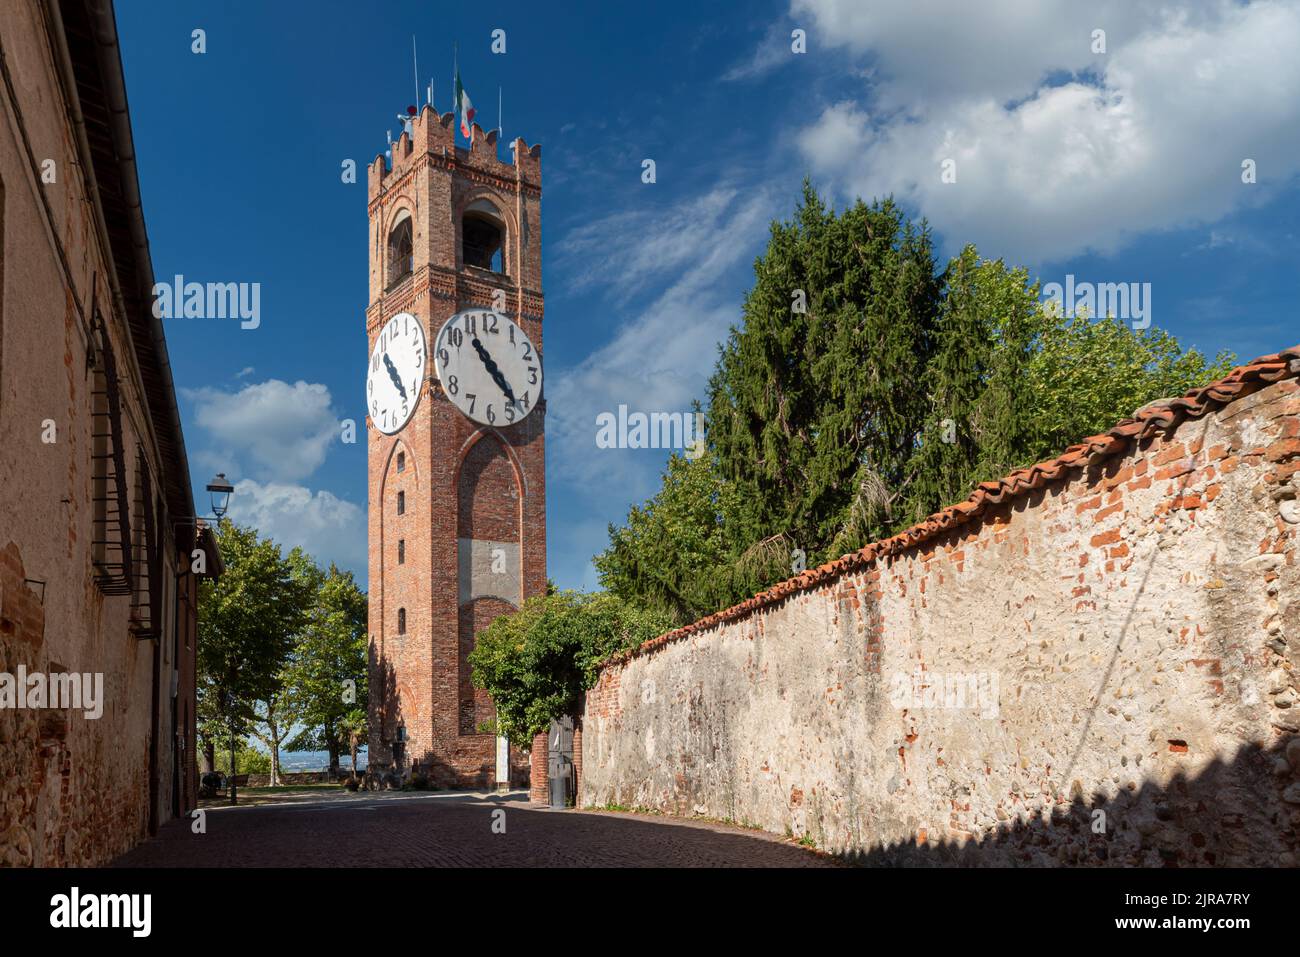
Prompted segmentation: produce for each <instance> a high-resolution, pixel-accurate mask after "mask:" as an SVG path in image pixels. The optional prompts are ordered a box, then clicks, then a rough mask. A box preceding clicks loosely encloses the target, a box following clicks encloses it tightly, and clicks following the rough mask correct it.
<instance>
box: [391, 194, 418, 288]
mask: <svg viewBox="0 0 1300 957" xmlns="http://www.w3.org/2000/svg"><path fill="white" fill-rule="evenodd" d="M414 269H415V242H414V239H413V238H412V233H411V214H410V213H409V212H407V211H406V210H402V211H401V212H400V213H398V214H397V221H396V222H394V223H393V226H392V228H391V229H390V230H389V231H388V285H390V286H392V285H393V284H394V283H398V282H401V281H402V280H403V279H405V278H406V277H407V276H409V275H410V274H411V273H412V272H413V271H414Z"/></svg>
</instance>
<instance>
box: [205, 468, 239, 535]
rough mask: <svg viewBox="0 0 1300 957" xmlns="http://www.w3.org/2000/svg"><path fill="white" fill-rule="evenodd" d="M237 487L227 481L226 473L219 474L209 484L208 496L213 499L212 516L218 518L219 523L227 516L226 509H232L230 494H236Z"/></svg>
mask: <svg viewBox="0 0 1300 957" xmlns="http://www.w3.org/2000/svg"><path fill="white" fill-rule="evenodd" d="M234 490H235V487H234V486H233V485H231V484H230V482H229V481H227V479H226V473H225V472H218V473H217V474H216V476H215V477H214V478H213V479H212V481H211V482H209V483H208V487H207V491H208V495H209V496H210V497H211V499H212V514H213V515H215V516H216V517H217V523H218V524H220V522H221V519H222V518H223V517H224V516H225V514H226V509H228V508H229V507H230V494H231V493H232V492H234Z"/></svg>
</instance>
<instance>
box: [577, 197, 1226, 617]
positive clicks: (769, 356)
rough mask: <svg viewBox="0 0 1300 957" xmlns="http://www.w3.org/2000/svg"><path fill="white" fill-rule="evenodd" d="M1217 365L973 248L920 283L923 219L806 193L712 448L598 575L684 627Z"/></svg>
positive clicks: (723, 356)
mask: <svg viewBox="0 0 1300 957" xmlns="http://www.w3.org/2000/svg"><path fill="white" fill-rule="evenodd" d="M805 305H806V308H801V307H802V306H805ZM1232 362H1233V358H1232V357H1231V356H1230V355H1228V354H1220V355H1219V356H1217V357H1216V358H1215V360H1214V361H1213V362H1211V361H1208V360H1206V358H1205V357H1204V356H1202V355H1201V354H1200V353H1199V352H1197V351H1196V350H1195V349H1186V350H1185V349H1183V347H1182V346H1181V345H1180V344H1179V343H1178V341H1177V340H1176V339H1175V338H1174V337H1173V336H1171V335H1169V334H1168V333H1165V332H1161V331H1159V330H1156V329H1146V330H1134V329H1132V328H1131V327H1129V326H1128V325H1126V324H1124V323H1123V322H1120V321H1119V320H1116V319H1111V318H1106V319H1102V320H1100V321H1090V320H1088V319H1087V318H1086V317H1083V318H1077V319H1068V320H1067V319H1064V318H1061V317H1059V316H1057V315H1054V314H1053V313H1052V312H1050V311H1048V310H1046V309H1044V308H1043V307H1042V306H1041V305H1040V303H1039V301H1038V287H1037V286H1036V285H1033V284H1031V283H1030V282H1029V278H1028V274H1027V272H1026V271H1025V270H1024V269H1018V268H1011V267H1008V266H1007V265H1005V264H1004V263H1003V262H1002V261H1001V260H997V261H987V260H981V259H980V258H979V255H978V253H977V251H976V250H975V247H973V246H967V247H966V248H965V249H963V250H962V252H961V254H960V255H958V256H957V257H955V258H954V259H953V260H952V261H951V262H950V263H949V265H948V267H947V268H946V269H945V270H944V271H943V273H942V274H939V275H936V274H935V272H934V266H933V261H932V254H931V247H930V238H929V234H928V232H927V230H926V227H925V225H924V223H922V224H920V225H919V226H917V225H913V224H910V223H906V222H905V221H904V219H903V216H902V214H901V212H900V211H899V210H898V208H897V207H896V206H895V205H894V204H893V203H892V202H891V201H888V200H886V201H885V202H883V203H880V202H878V203H874V204H872V205H871V206H867V205H865V204H863V203H862V202H861V201H859V202H858V203H856V204H855V205H853V206H851V207H850V208H848V209H846V210H844V211H843V212H842V213H839V214H836V213H834V212H833V211H832V210H830V209H829V208H828V207H827V206H826V204H824V203H823V202H822V201H821V199H820V198H819V197H818V196H817V194H816V193H815V192H814V191H813V190H812V189H811V187H809V186H808V185H807V184H806V183H805V185H804V192H803V197H802V201H801V203H800V205H799V207H798V208H797V210H796V212H795V216H794V218H793V220H791V221H789V222H776V223H773V224H772V227H771V234H770V237H769V240H768V245H767V248H766V250H765V251H764V253H763V255H762V256H760V257H759V259H758V260H757V261H756V263H755V266H754V286H753V288H752V289H751V290H750V292H749V294H748V295H747V296H746V298H745V302H744V310H743V323H742V324H741V325H740V326H738V327H736V328H733V329H732V330H731V333H730V335H729V337H728V339H727V341H726V343H725V344H724V345H723V347H722V349H721V351H720V355H719V358H718V363H717V366H716V368H715V371H714V374H713V377H712V378H711V380H710V383H709V396H708V399H709V405H708V409H707V412H706V415H707V421H708V430H707V434H708V441H709V454H708V455H706V456H704V457H702V458H700V459H699V460H697V461H694V462H688V461H687V460H684V459H677V458H672V459H670V460H669V463H668V467H667V468H666V470H665V472H664V474H663V481H662V485H661V487H660V489H659V491H658V492H657V493H656V494H655V496H654V497H653V498H651V499H650V500H649V501H647V502H646V503H645V504H644V505H642V506H635V507H633V508H632V509H631V511H630V512H629V514H628V518H627V522H626V523H625V524H624V525H623V526H622V527H621V528H618V527H614V526H611V527H610V532H609V534H610V542H609V546H608V547H607V548H606V549H605V550H604V552H603V553H602V554H600V555H598V556H596V558H595V564H596V568H597V570H598V571H599V572H600V576H601V583H602V585H603V586H604V587H605V588H606V589H608V590H609V591H610V592H611V593H613V594H615V595H617V596H618V597H620V598H622V599H623V600H625V601H628V602H631V603H633V604H635V605H637V606H639V607H643V608H646V609H653V610H654V611H656V612H657V613H662V614H665V615H668V616H671V617H672V619H673V620H674V621H675V622H677V623H679V624H681V623H684V622H686V621H689V620H693V619H695V618H699V617H701V616H703V615H706V614H709V613H711V612H713V611H716V610H718V609H719V608H723V607H726V606H727V605H730V604H733V603H734V602H736V601H738V600H740V599H742V598H744V597H747V596H748V595H751V594H753V593H754V592H755V591H758V590H760V589H761V588H764V587H766V586H767V585H770V584H771V583H773V582H776V581H778V580H781V579H783V578H786V577H788V576H789V574H790V573H791V571H792V570H795V569H792V567H791V562H790V559H791V557H792V552H794V551H795V549H798V550H800V551H802V552H803V553H804V555H805V561H806V563H807V565H809V566H811V565H812V564H814V563H815V562H818V561H822V560H825V559H827V558H834V557H838V556H839V555H841V554H844V553H845V552H848V551H851V550H853V549H855V548H858V547H861V546H862V545H865V544H867V543H868V542H871V541H874V540H878V539H880V538H883V537H886V536H888V535H890V534H892V533H894V532H896V531H899V530H901V529H902V528H904V527H906V526H908V525H910V524H912V523H913V522H915V521H918V520H920V519H922V518H924V517H925V516H926V515H928V514H930V513H932V512H934V511H936V510H938V509H940V508H942V507H944V506H946V505H950V504H952V503H954V502H956V501H960V500H961V499H964V498H965V497H966V496H967V495H969V493H970V492H971V490H972V489H973V488H974V487H975V486H976V485H978V484H979V483H980V482H984V481H990V480H993V479H997V478H999V477H1001V476H1003V475H1005V474H1007V473H1008V472H1010V471H1012V470H1013V469H1015V468H1019V467H1023V466H1028V465H1032V464H1034V463H1035V462H1038V461H1042V460H1044V459H1047V458H1050V457H1052V456H1055V455H1058V454H1060V452H1062V451H1063V450H1064V449H1065V448H1066V447H1067V446H1069V445H1071V444H1073V443H1075V442H1078V441H1080V440H1081V439H1083V438H1086V437H1088V436H1089V435H1094V434H1096V433H1098V432H1101V431H1104V430H1105V429H1108V428H1110V427H1111V426H1112V425H1114V424H1115V422H1117V421H1118V420H1120V419H1122V418H1124V417H1126V416H1128V415H1131V414H1132V413H1133V412H1134V411H1135V410H1136V409H1138V408H1139V407H1141V406H1142V405H1145V404H1146V403H1149V402H1151V401H1154V400H1156V399H1159V398H1164V397H1168V396H1175V395H1180V394H1182V393H1183V392H1185V391H1187V390H1188V389H1190V388H1193V387H1195V386H1199V385H1203V384H1205V383H1206V382H1208V381H1210V380H1212V379H1214V378H1217V377H1219V376H1222V375H1223V374H1225V373H1226V372H1227V370H1228V369H1229V368H1230V367H1231V365H1232ZM949 439H950V441H949ZM796 568H797V566H796Z"/></svg>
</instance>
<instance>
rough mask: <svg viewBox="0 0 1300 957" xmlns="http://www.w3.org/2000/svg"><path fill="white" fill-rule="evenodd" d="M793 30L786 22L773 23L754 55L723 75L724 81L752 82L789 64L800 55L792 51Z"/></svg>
mask: <svg viewBox="0 0 1300 957" xmlns="http://www.w3.org/2000/svg"><path fill="white" fill-rule="evenodd" d="M791 29H792V28H791V27H790V26H789V25H788V24H787V23H786V22H785V21H784V20H778V21H777V22H776V23H773V24H772V25H771V26H770V27H768V29H767V32H766V33H765V34H764V35H763V39H762V42H760V43H759V45H758V49H756V50H755V51H754V55H753V56H752V57H750V58H749V59H748V60H746V61H744V62H742V63H737V64H736V65H735V66H733V67H732V68H731V69H729V70H727V72H726V73H724V74H722V79H723V81H724V82H728V83H730V82H734V81H736V80H751V79H753V78H755V77H759V76H763V75H764V74H766V73H770V72H771V71H772V70H775V69H776V68H777V67H779V66H781V65H783V64H785V63H789V62H790V58H791V57H793V56H797V55H798V54H796V53H794V51H793V50H792V49H791V44H792V43H793V42H794V41H793V40H792V39H791V36H790V32H791Z"/></svg>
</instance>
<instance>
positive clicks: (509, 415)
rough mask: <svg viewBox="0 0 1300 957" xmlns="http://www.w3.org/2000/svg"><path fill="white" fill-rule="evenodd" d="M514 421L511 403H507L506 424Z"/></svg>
mask: <svg viewBox="0 0 1300 957" xmlns="http://www.w3.org/2000/svg"><path fill="white" fill-rule="evenodd" d="M514 420H515V407H514V405H513V403H510V402H507V403H506V421H507V422H513V421H514Z"/></svg>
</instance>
